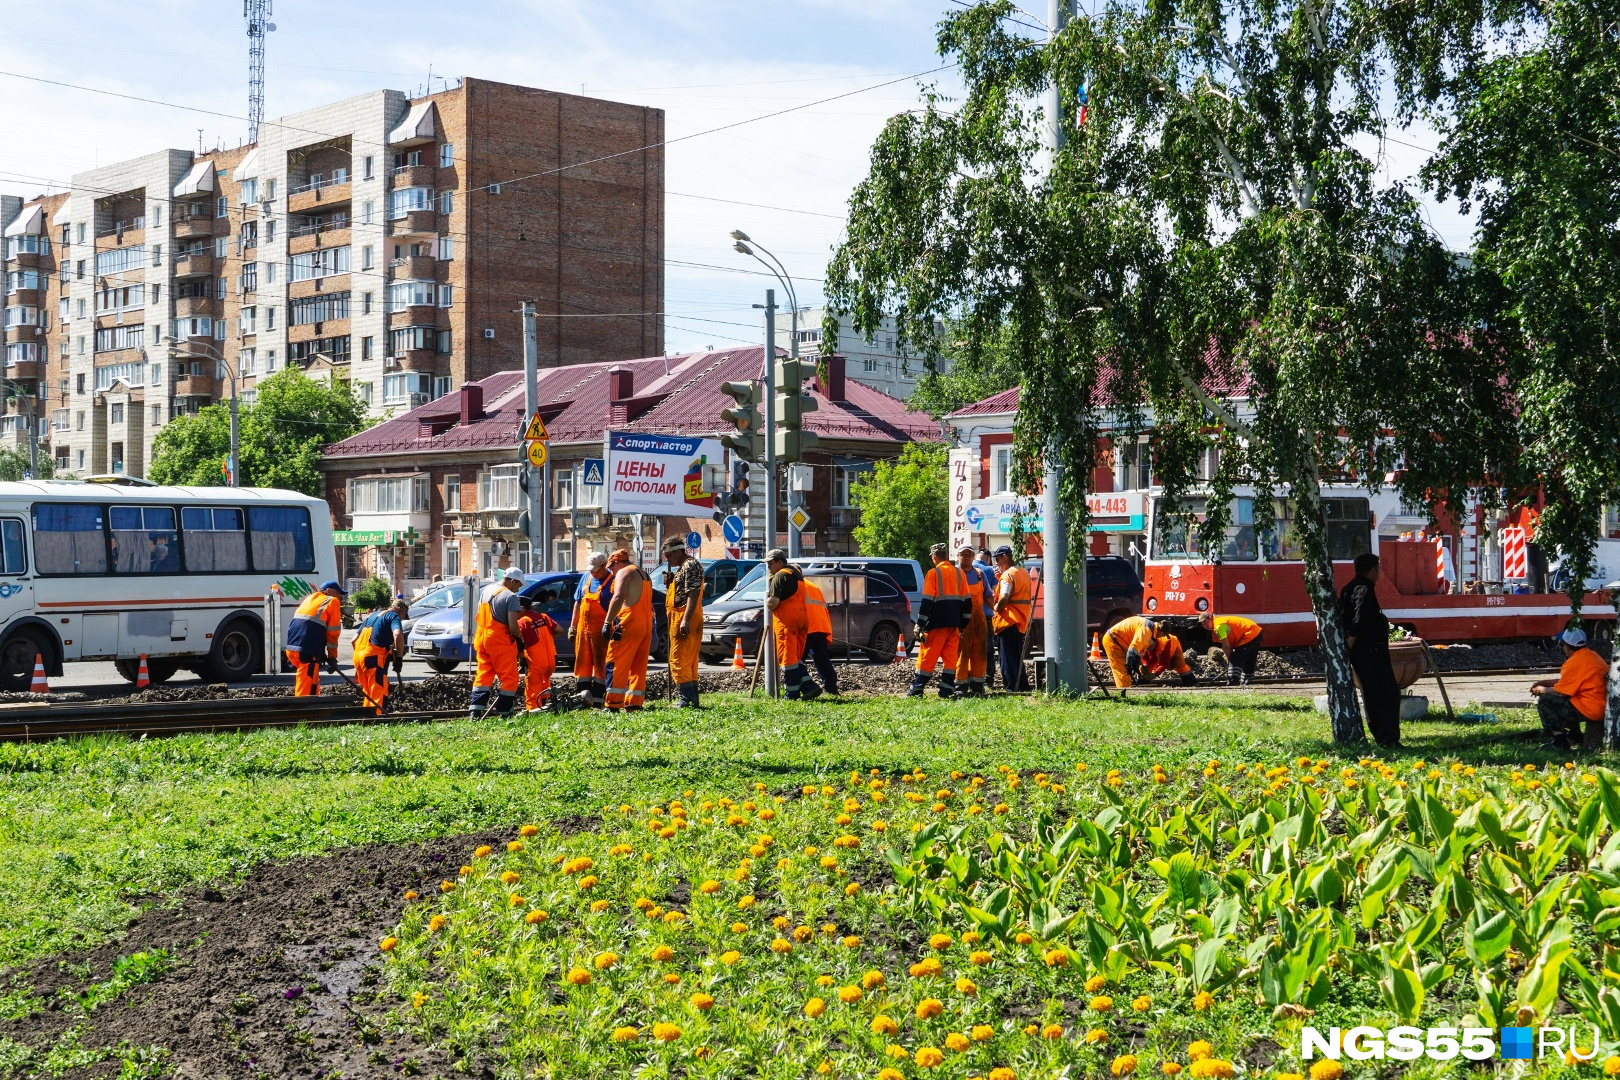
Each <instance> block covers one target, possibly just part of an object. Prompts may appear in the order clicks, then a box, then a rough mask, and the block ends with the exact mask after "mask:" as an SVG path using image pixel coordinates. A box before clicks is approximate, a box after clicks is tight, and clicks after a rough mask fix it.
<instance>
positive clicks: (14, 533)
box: [0, 518, 28, 574]
mask: <svg viewBox="0 0 1620 1080" xmlns="http://www.w3.org/2000/svg"><path fill="white" fill-rule="evenodd" d="M0 559H3V560H4V561H3V564H0V573H4V574H24V573H27V572H28V548H27V546H26V545H25V544H24V543H23V523H22V522H21V521H18V520H17V519H16V518H5V519H4V520H0Z"/></svg>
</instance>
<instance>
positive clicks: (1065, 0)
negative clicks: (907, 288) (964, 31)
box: [1041, 0, 1087, 694]
mask: <svg viewBox="0 0 1620 1080" xmlns="http://www.w3.org/2000/svg"><path fill="white" fill-rule="evenodd" d="M1073 4H1074V0H1047V5H1046V13H1047V14H1046V23H1047V26H1048V28H1049V30H1048V33H1049V35H1050V36H1049V37H1048V39H1047V40H1048V42H1049V43H1050V42H1051V41H1053V40H1055V39H1056V38H1057V36H1058V34H1060V33H1062V31H1063V27H1064V26H1065V25H1066V24H1067V23H1068V21H1069V17H1070V16H1071V15H1072V14H1073ZM1063 108H1064V104H1063V87H1062V86H1061V85H1060V84H1059V83H1058V79H1057V75H1056V73H1055V72H1054V73H1053V74H1052V75H1051V81H1050V82H1049V83H1048V85H1047V88H1046V101H1045V112H1046V127H1045V130H1044V132H1043V134H1044V135H1045V142H1046V149H1047V154H1048V156H1047V166H1046V167H1047V172H1048V173H1050V172H1051V171H1052V169H1053V168H1055V167H1056V165H1057V156H1058V152H1059V151H1061V150H1062V149H1063V143H1064V134H1063V130H1064V129H1063ZM1062 481H1063V468H1062V465H1061V464H1060V463H1059V461H1058V456H1057V450H1056V447H1050V448H1049V449H1048V452H1047V454H1046V465H1045V469H1044V471H1043V473H1042V476H1041V550H1042V560H1041V582H1042V591H1043V592H1045V593H1046V620H1045V625H1044V627H1043V632H1044V634H1045V642H1044V647H1043V651H1044V652H1045V654H1046V692H1047V693H1049V694H1059V693H1067V694H1084V693H1085V692H1086V656H1087V650H1086V584H1085V572H1084V570H1083V569H1082V571H1081V578H1080V583H1079V584H1078V585H1075V584H1073V583H1071V582H1070V581H1069V580H1068V579H1067V578H1066V577H1065V576H1064V573H1063V570H1064V564H1065V563H1066V562H1068V557H1069V540H1070V537H1069V515H1068V513H1067V511H1066V510H1065V509H1064V506H1063V500H1062V497H1061V496H1060V495H1059V493H1058V487H1059V485H1060V484H1061V483H1062ZM1085 543H1086V538H1085V537H1084V536H1083V535H1082V536H1081V537H1080V546H1081V566H1082V567H1084V565H1085V551H1084V549H1085Z"/></svg>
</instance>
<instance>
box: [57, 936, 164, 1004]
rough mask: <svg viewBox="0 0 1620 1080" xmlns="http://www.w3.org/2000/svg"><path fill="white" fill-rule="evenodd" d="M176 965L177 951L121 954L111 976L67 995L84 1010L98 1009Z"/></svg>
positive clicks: (155, 950) (156, 950)
mask: <svg viewBox="0 0 1620 1080" xmlns="http://www.w3.org/2000/svg"><path fill="white" fill-rule="evenodd" d="M173 966H174V954H172V953H169V952H166V951H165V950H163V949H153V950H152V951H151V952H137V953H131V954H129V955H128V956H120V957H119V958H118V959H117V960H115V961H113V970H112V977H111V978H109V979H107V980H106V981H105V982H99V983H96V984H95V985H93V986H90V987H88V988H86V989H85V990H82V991H80V992H79V993H76V994H69V995H68V996H69V997H70V999H71V1000H72V1001H73V1002H74V1004H76V1005H78V1006H80V1007H81V1008H83V1009H84V1011H85V1012H95V1011H96V1009H97V1008H98V1007H100V1006H102V1005H105V1004H106V1003H107V1002H109V1001H113V1000H115V999H116V998H118V997H121V996H122V995H123V994H124V993H126V992H127V991H129V990H130V989H131V988H133V987H136V986H139V985H141V984H142V983H149V982H152V981H153V980H155V979H157V978H158V977H159V976H160V975H162V974H163V973H164V972H166V971H168V970H169V969H170V968H171V967H173ZM64 993H66V992H65V991H64Z"/></svg>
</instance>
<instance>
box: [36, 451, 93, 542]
mask: <svg viewBox="0 0 1620 1080" xmlns="http://www.w3.org/2000/svg"><path fill="white" fill-rule="evenodd" d="M75 453H76V456H77V458H78V467H79V468H80V469H83V468H84V451H83V450H79V451H76V452H75ZM34 542H35V543H38V542H39V534H38V533H35V534H34Z"/></svg>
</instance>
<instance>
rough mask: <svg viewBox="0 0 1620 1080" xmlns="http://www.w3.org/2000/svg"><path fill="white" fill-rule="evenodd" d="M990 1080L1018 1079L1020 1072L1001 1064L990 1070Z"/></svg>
mask: <svg viewBox="0 0 1620 1080" xmlns="http://www.w3.org/2000/svg"><path fill="white" fill-rule="evenodd" d="M988 1080H1018V1074H1017V1073H1015V1072H1013V1071H1012V1070H1011V1069H1009V1068H1007V1066H1005V1065H1000V1066H997V1067H996V1068H994V1069H991V1070H990V1076H989V1078H988Z"/></svg>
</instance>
